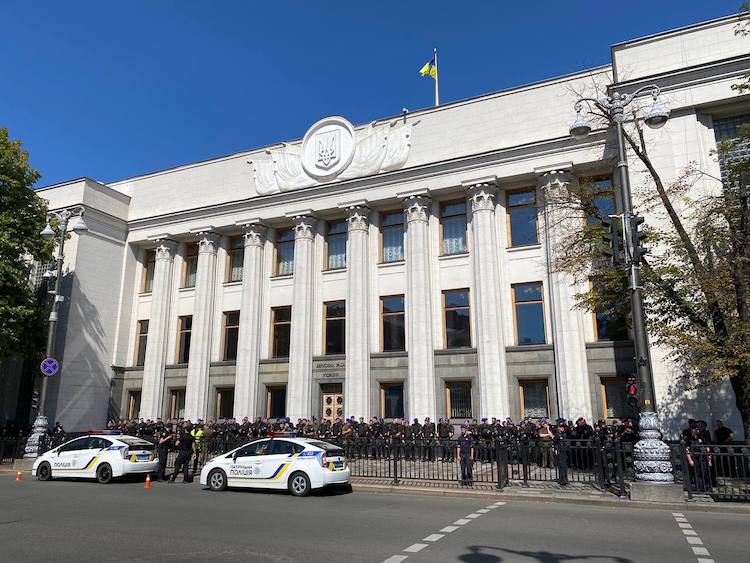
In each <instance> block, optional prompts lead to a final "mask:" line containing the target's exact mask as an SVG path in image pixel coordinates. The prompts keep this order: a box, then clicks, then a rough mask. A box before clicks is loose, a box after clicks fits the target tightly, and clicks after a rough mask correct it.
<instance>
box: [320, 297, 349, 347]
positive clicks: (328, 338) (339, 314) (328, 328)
mask: <svg viewBox="0 0 750 563" xmlns="http://www.w3.org/2000/svg"><path fill="white" fill-rule="evenodd" d="M324 307H325V316H326V318H325V353H326V354H343V353H344V351H345V350H346V302H344V301H331V302H329V303H325V304H324Z"/></svg>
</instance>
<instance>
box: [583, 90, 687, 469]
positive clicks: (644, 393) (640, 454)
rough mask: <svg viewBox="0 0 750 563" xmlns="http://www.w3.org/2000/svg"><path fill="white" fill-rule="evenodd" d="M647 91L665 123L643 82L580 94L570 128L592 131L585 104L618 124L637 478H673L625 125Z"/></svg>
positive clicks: (658, 121)
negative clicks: (636, 387)
mask: <svg viewBox="0 0 750 563" xmlns="http://www.w3.org/2000/svg"><path fill="white" fill-rule="evenodd" d="M646 92H647V93H649V94H650V95H651V96H652V98H653V103H652V105H651V108H650V109H649V110H648V112H647V113H646V115H645V116H643V122H644V123H645V124H646V125H647V126H648V127H650V128H651V129H659V128H660V127H663V126H664V124H665V123H666V122H667V120H668V119H669V112H668V111H666V110H665V109H664V108H663V107H662V105H661V104H660V103H659V93H660V90H659V87H658V86H656V85H650V86H643V87H642V88H639V89H637V90H636V91H635V92H633V93H632V94H620V93H618V92H613V93H612V94H611V95H609V96H607V97H604V98H600V99H594V98H580V99H579V100H578V101H577V102H576V104H575V110H576V119H575V121H574V122H573V125H571V127H570V134H571V136H572V137H573V138H575V139H584V138H586V137H587V136H588V134H589V133H590V132H591V125H589V123H588V122H587V121H586V120H585V119H584V117H583V115H582V114H581V111H582V110H583V108H584V105H587V106H588V108H589V110H591V109H592V107H593V108H596V109H597V110H598V111H599V112H600V113H601V114H602V115H603V116H604V117H606V118H607V120H608V121H609V122H610V123H612V124H614V126H615V133H616V139H617V157H618V159H617V177H618V178H617V179H618V182H619V185H620V190H621V194H622V228H623V239H624V247H625V261H626V267H627V269H628V281H629V287H630V313H631V317H632V323H633V341H634V344H635V361H636V369H637V372H638V381H639V384H640V388H641V403H642V405H643V407H644V408H643V410H642V412H641V413H640V429H641V440H640V441H639V442H638V443H637V444H636V445H635V447H634V455H635V468H636V478H637V479H639V480H642V481H652V482H671V481H672V480H673V478H672V474H671V471H672V468H671V463H670V451H669V446H667V445H666V444H665V443H664V442H662V441H661V432H659V429H658V422H657V418H656V412H655V411H656V404H655V399H654V382H653V374H652V370H651V354H650V352H649V343H648V332H647V330H646V314H645V310H644V307H643V295H642V292H641V284H640V265H641V260H642V257H643V254H644V253H645V250H644V249H643V247H642V246H641V241H640V238H641V237H640V234H639V232H638V226H639V225H640V224H641V223H642V222H643V218H642V217H639V216H637V215H635V214H634V213H633V197H632V194H631V191H630V175H629V172H628V159H627V155H626V150H625V132H624V129H623V124H624V121H625V108H626V107H627V106H628V105H630V104H631V103H632V102H633V100H635V99H636V97H637V96H638V95H639V94H642V93H646ZM636 119H637V117H636Z"/></svg>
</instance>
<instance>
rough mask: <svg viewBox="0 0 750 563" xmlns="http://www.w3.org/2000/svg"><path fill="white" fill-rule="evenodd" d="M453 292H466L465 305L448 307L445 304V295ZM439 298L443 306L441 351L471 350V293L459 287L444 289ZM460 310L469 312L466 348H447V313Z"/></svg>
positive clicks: (466, 288) (467, 289)
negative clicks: (467, 343)
mask: <svg viewBox="0 0 750 563" xmlns="http://www.w3.org/2000/svg"><path fill="white" fill-rule="evenodd" d="M454 291H464V292H466V301H467V303H466V305H465V306H464V305H461V306H460V307H458V306H451V307H448V306H447V305H446V302H445V294H446V293H450V292H454ZM440 297H441V300H442V305H443V349H444V350H462V349H463V350H465V349H467V348H471V347H472V344H473V341H472V337H473V334H472V330H471V292H470V290H469V288H468V287H460V288H456V289H444V290H442V291H441V292H440ZM460 309H466V310H467V311H468V312H469V345H468V346H450V347H449V346H448V312H449V311H458V310H460Z"/></svg>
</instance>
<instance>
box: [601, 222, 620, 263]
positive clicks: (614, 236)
mask: <svg viewBox="0 0 750 563" xmlns="http://www.w3.org/2000/svg"><path fill="white" fill-rule="evenodd" d="M617 221H618V219H617V218H616V217H612V218H610V219H602V227H604V228H605V229H606V232H605V233H604V234H603V235H602V240H603V241H604V243H605V245H606V246H605V247H604V254H606V255H607V256H609V258H610V260H612V265H613V266H616V265H617V264H619V263H620V262H622V250H621V248H620V229H619V228H618V223H617Z"/></svg>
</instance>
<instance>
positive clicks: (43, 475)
mask: <svg viewBox="0 0 750 563" xmlns="http://www.w3.org/2000/svg"><path fill="white" fill-rule="evenodd" d="M36 478H37V479H39V480H40V481H49V480H50V479H52V467H50V464H49V463H47V462H46V461H45V462H44V463H42V464H40V465H39V467H37V468H36Z"/></svg>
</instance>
